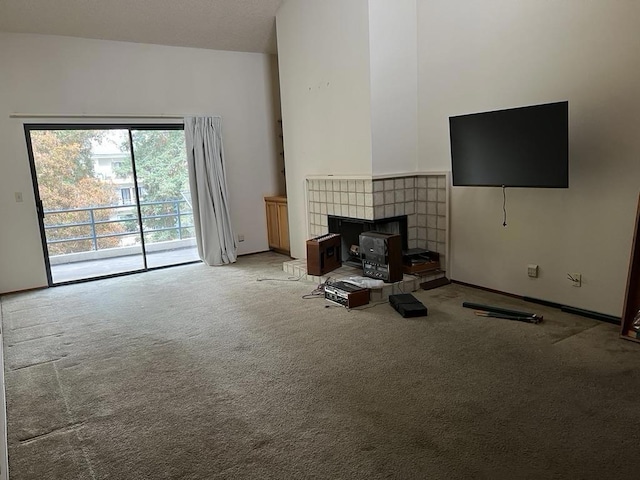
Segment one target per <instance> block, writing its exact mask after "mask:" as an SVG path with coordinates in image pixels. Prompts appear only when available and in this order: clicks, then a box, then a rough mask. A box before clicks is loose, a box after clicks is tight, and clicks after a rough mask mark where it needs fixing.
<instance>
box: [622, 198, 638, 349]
mask: <svg viewBox="0 0 640 480" xmlns="http://www.w3.org/2000/svg"><path fill="white" fill-rule="evenodd" d="M639 310H640V199H638V213H637V215H636V224H635V227H634V231H633V244H632V245H631V260H630V261H629V277H628V279H627V292H626V294H625V296H624V309H623V312H622V322H621V323H622V328H621V330H620V335H621V336H622V337H623V338H627V339H629V340H634V341H636V342H640V331H638V330H636V329H634V328H633V319H634V317H635V316H636V314H637V313H638V311H639Z"/></svg>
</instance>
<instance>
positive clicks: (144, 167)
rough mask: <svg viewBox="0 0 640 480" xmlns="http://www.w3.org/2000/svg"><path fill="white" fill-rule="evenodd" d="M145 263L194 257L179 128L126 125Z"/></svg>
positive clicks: (171, 262) (164, 263)
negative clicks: (129, 131) (136, 182)
mask: <svg viewBox="0 0 640 480" xmlns="http://www.w3.org/2000/svg"><path fill="white" fill-rule="evenodd" d="M131 141H132V149H133V158H134V163H135V171H136V174H137V177H138V193H139V198H140V212H141V215H142V232H143V236H144V245H145V252H146V256H147V266H148V268H155V267H165V266H168V265H177V264H181V263H188V262H196V261H199V260H200V258H199V256H198V248H197V245H196V239H195V231H194V227H193V213H192V208H191V193H190V190H189V173H188V170H187V158H186V148H185V143H184V130H182V129H180V130H177V129H132V130H131Z"/></svg>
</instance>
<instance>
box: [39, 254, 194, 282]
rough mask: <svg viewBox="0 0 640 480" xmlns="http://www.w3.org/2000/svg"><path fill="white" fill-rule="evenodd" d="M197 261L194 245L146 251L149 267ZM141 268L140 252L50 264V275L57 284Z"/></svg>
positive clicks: (142, 263) (142, 267)
mask: <svg viewBox="0 0 640 480" xmlns="http://www.w3.org/2000/svg"><path fill="white" fill-rule="evenodd" d="M197 261H200V257H199V256H198V248H197V247H195V246H194V247H187V248H176V249H173V250H162V251H158V252H149V253H147V265H148V267H149V268H157V267H164V266H169V265H179V264H181V263H188V262H197ZM143 269H144V260H143V258H142V254H138V255H126V256H122V257H110V258H101V259H96V260H87V261H83V262H72V263H63V264H60V265H52V266H51V276H52V278H53V283H54V284H57V283H63V282H71V281H74V280H85V279H88V278H95V277H103V276H107V275H115V274H118V273H125V272H132V271H136V270H143Z"/></svg>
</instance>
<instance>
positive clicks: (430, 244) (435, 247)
mask: <svg viewBox="0 0 640 480" xmlns="http://www.w3.org/2000/svg"><path fill="white" fill-rule="evenodd" d="M427 248H428V249H429V250H431V251H432V252H437V251H438V244H437V243H436V242H434V241H431V240H429V241H428V242H427Z"/></svg>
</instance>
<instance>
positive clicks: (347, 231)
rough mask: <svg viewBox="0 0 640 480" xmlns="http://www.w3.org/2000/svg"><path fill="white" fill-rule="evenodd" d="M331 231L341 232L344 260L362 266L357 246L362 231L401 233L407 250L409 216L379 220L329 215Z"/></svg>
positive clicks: (349, 263) (403, 246)
mask: <svg viewBox="0 0 640 480" xmlns="http://www.w3.org/2000/svg"><path fill="white" fill-rule="evenodd" d="M328 228H329V233H339V234H340V236H341V252H342V262H343V263H346V264H348V265H353V266H358V267H359V266H360V265H361V262H360V257H359V255H358V252H357V248H354V246H355V247H357V246H358V245H359V242H360V234H361V233H362V232H369V231H374V232H382V233H393V234H397V235H400V237H401V239H402V249H403V250H407V248H408V241H407V216H406V215H400V216H397V217H389V218H381V219H378V220H366V219H362V218H349V217H338V216H335V215H329V216H328Z"/></svg>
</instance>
